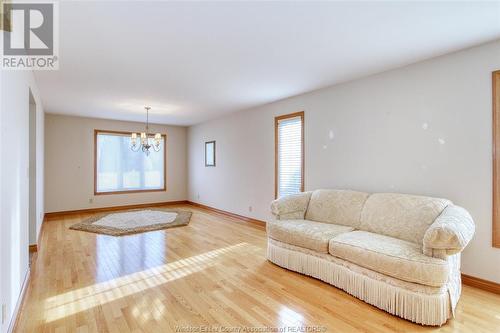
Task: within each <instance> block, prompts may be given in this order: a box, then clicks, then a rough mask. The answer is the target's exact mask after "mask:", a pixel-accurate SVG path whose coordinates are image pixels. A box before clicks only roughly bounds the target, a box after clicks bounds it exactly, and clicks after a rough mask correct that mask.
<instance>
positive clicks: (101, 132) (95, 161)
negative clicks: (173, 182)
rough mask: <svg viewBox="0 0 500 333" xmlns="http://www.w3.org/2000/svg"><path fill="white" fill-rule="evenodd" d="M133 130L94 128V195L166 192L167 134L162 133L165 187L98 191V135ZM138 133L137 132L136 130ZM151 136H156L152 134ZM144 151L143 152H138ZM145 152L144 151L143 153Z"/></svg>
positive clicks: (120, 133) (124, 132) (128, 133)
mask: <svg viewBox="0 0 500 333" xmlns="http://www.w3.org/2000/svg"><path fill="white" fill-rule="evenodd" d="M132 133H133V132H126V131H111V130H110V131H108V130H100V129H94V195H108V194H129V193H146V192H165V191H166V190H167V134H162V135H161V136H162V137H163V144H164V147H163V188H158V189H150V190H122V191H110V192H97V135H98V134H118V135H123V136H127V135H132ZM136 133H137V132H136ZM149 137H154V136H153V135H150V136H149ZM137 153H138V154H139V153H142V152H140V151H139V152H137ZM142 154H143V153H142Z"/></svg>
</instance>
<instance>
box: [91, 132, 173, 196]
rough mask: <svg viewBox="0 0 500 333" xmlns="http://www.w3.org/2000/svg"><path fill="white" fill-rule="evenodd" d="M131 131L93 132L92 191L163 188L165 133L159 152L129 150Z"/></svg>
mask: <svg viewBox="0 0 500 333" xmlns="http://www.w3.org/2000/svg"><path fill="white" fill-rule="evenodd" d="M130 136H131V133H126V132H111V131H110V132H106V131H98V130H96V131H95V156H94V157H95V160H94V163H95V165H94V168H95V169H94V170H95V175H94V193H95V194H110V193H118V192H139V191H164V190H165V189H166V187H165V160H166V159H165V158H166V154H165V153H166V150H165V136H162V139H161V144H160V151H158V152H156V151H154V150H153V149H151V153H150V154H149V155H146V154H145V153H144V152H142V151H140V150H139V151H137V152H136V151H132V150H131V149H130Z"/></svg>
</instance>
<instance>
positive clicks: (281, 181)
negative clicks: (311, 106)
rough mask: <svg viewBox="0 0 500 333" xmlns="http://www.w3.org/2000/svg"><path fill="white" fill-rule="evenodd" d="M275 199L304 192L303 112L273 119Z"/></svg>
mask: <svg viewBox="0 0 500 333" xmlns="http://www.w3.org/2000/svg"><path fill="white" fill-rule="evenodd" d="M274 143H275V189H274V191H275V197H276V198H281V197H283V196H285V195H289V194H295V193H299V192H302V191H304V112H297V113H292V114H288V115H284V116H279V117H276V118H275V119H274Z"/></svg>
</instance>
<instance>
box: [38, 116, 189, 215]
mask: <svg viewBox="0 0 500 333" xmlns="http://www.w3.org/2000/svg"><path fill="white" fill-rule="evenodd" d="M150 128H151V131H153V132H161V133H166V134H167V191H166V192H145V193H130V194H108V195H96V196H94V129H101V130H118V131H139V132H140V131H141V130H144V123H135V122H125V121H115V120H105V119H94V118H82V117H72V116H60V115H52V114H47V115H46V118H45V181H46V188H45V211H46V212H59V211H67V210H77V209H86V208H98V207H110V206H120V205H130V204H142V203H155V202H165V201H177V200H186V199H187V165H186V162H187V155H186V154H187V151H186V149H187V129H186V127H180V126H166V125H154V124H152V125H151V126H150ZM89 199H93V203H90V202H89Z"/></svg>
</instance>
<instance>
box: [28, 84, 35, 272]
mask: <svg viewBox="0 0 500 333" xmlns="http://www.w3.org/2000/svg"><path fill="white" fill-rule="evenodd" d="M28 234H29V255H30V258H29V263H30V265H31V261H32V259H33V256H34V254H35V252H36V251H37V239H36V102H35V98H34V97H33V94H32V93H31V90H30V91H29V213H28Z"/></svg>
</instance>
